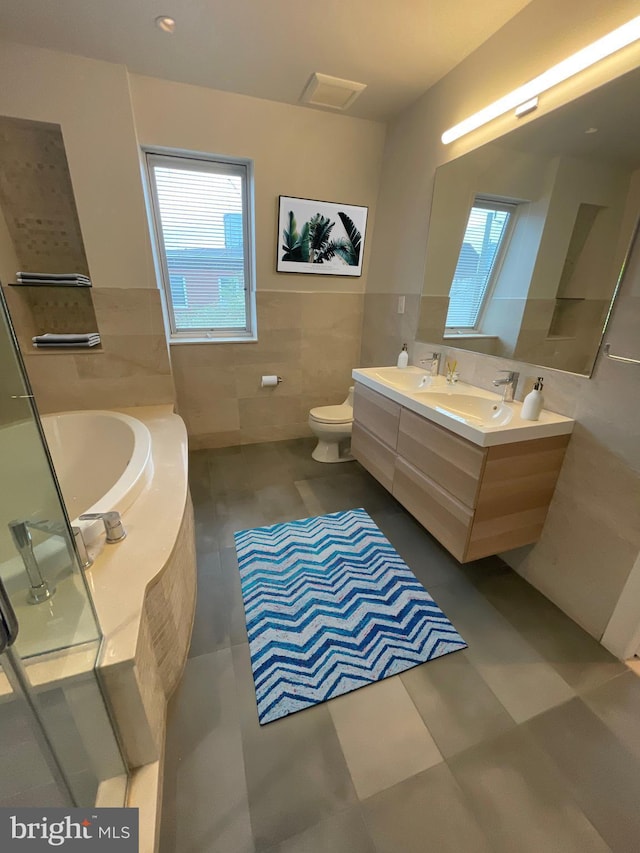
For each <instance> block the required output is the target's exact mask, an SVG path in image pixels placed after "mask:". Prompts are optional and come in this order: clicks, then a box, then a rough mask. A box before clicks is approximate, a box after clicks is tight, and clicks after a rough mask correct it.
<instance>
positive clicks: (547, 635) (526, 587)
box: [476, 572, 626, 693]
mask: <svg viewBox="0 0 640 853" xmlns="http://www.w3.org/2000/svg"><path fill="white" fill-rule="evenodd" d="M476 585H477V587H478V589H479V590H480V591H481V592H482V595H483V596H484V597H485V598H486V599H487V601H489V602H490V603H491V604H492V605H493V606H494V607H495V608H496V610H498V612H499V613H501V614H502V616H504V618H505V619H507V621H508V622H509V623H510V624H511V625H513V627H515V628H516V629H517V631H518V632H519V633H520V634H521V635H522V636H523V637H524V638H525V639H526V640H527V642H528V643H529V644H530V645H531V646H532V647H533V648H534V649H535V650H536V651H537V652H538V654H539V655H540V656H541V657H542V658H543V659H544V660H545V661H547V662H548V663H549V664H550V665H551V666H552V667H553V668H554V669H555V670H556V671H557V672H558V673H559V674H560V675H561V676H562V678H564V680H565V681H566V682H567V683H568V684H569V685H570V686H571V687H573V689H574V690H575V691H576V692H579V693H583V692H585V691H587V690H590V689H592V688H593V687H597V686H598V685H599V684H603V683H604V682H606V681H608V680H609V679H611V678H615V676H616V675H620V674H621V673H623V672H625V671H626V667H625V665H624V664H623V663H622V662H621V661H619V660H617V659H616V658H614V657H613V655H611V654H610V653H609V652H608V651H607V650H606V649H605V648H604V647H603V646H601V645H600V643H599V642H598V641H597V640H595V639H594V638H593V637H591V636H590V635H589V634H587V633H586V631H583V630H582V628H580V626H579V625H576V623H575V622H572V621H571V619H567V617H566V616H565V614H564V613H563V612H562V611H561V610H560V609H559V608H558V607H556V606H555V604H552V603H551V602H550V601H549V599H548V598H545V597H544V595H542V594H541V593H539V592H538V591H537V590H535V589H533V587H532V586H531V585H530V584H528V583H527V582H526V581H525V580H523V578H521V577H519V575H516V574H515V572H506V573H503V574H500V575H490V576H488V577H487V576H482V575H481V576H480V578H479V580H478V581H477V582H476Z"/></svg>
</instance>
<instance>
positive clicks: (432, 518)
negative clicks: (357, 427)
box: [393, 456, 473, 561]
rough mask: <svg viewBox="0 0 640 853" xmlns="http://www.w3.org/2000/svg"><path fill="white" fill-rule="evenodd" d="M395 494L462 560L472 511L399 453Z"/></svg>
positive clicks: (395, 496)
mask: <svg viewBox="0 0 640 853" xmlns="http://www.w3.org/2000/svg"><path fill="white" fill-rule="evenodd" d="M393 496H394V498H396V500H398V501H400V503H401V504H402V505H403V506H404V507H405V509H407V510H408V511H409V512H410V513H411V515H413V516H414V518H416V519H417V520H418V521H419V522H420V524H422V525H423V526H424V527H426V528H427V530H428V531H429V532H430V533H432V534H433V536H435V538H436V539H437V540H438V541H439V542H441V543H442V545H444V547H445V548H446V549H447V550H448V551H449V552H450V553H451V554H453V556H454V557H455V558H456V559H458V560H460V561H462V560H463V559H464V556H465V551H466V548H467V540H468V538H469V531H470V529H471V523H472V521H473V511H472V510H471V509H469V507H467V506H465V505H464V504H463V503H461V502H460V501H459V500H456V498H454V497H453V496H452V495H450V494H449V492H448V491H445V490H444V489H443V488H441V487H440V486H439V485H438V484H437V483H434V482H433V480H430V479H429V478H428V477H425V475H424V474H422V473H421V472H420V471H418V469H417V468H414V467H413V465H410V464H409V463H408V462H405V460H404V459H401V458H400V457H399V456H398V457H397V459H396V468H395V474H394V478H393Z"/></svg>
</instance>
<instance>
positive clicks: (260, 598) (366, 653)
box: [235, 509, 466, 724]
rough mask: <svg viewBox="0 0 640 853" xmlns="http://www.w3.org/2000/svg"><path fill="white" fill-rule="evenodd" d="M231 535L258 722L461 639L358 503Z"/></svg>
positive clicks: (445, 650)
mask: <svg viewBox="0 0 640 853" xmlns="http://www.w3.org/2000/svg"><path fill="white" fill-rule="evenodd" d="M235 542H236V551H237V553H238V564H239V567H240V578H241V583H242V596H243V599H244V609H245V615H246V620H247V631H248V634H249V647H250V651H251V666H252V669H253V678H254V682H255V689H256V699H257V703H258V717H259V719H260V723H261V724H264V723H269V722H271V721H272V720H277V719H278V718H280V717H284V716H286V715H287V714H293V713H295V712H296V711H301V710H302V709H303V708H308V707H309V706H310V705H315V704H317V703H318V702H325V701H326V700H327V699H331V698H333V697H334V696H340V695H341V694H343V693H348V692H350V691H351V690H355V689H357V688H358V687H362V686H364V685H365V684H370V683H371V682H374V681H380V680H381V679H383V678H387V677H388V676H390V675H395V674H397V673H398V672H403V671H404V670H406V669H410V668H411V667H413V666H416V665H417V664H420V663H424V662H425V661H428V660H432V659H433V658H437V657H440V656H442V655H446V654H449V652H454V651H457V650H458V649H462V648H465V646H466V643H465V642H464V640H463V639H462V637H461V636H460V635H459V634H458V632H457V631H456V630H455V628H454V627H453V625H452V624H451V622H450V621H449V620H448V619H447V617H446V616H445V615H444V613H443V612H442V610H440V608H439V607H438V606H437V604H435V602H434V601H433V599H432V598H431V596H430V595H429V594H428V593H427V592H426V591H425V589H424V587H423V586H422V585H421V584H420V583H419V581H418V580H417V579H416V577H415V575H414V574H413V573H412V572H411V570H410V569H409V567H408V566H407V565H406V564H405V563H404V562H403V560H402V559H401V557H400V555H399V554H398V553H397V552H396V551H395V549H394V548H393V546H392V545H391V543H390V542H389V541H388V540H387V539H386V538H385V537H384V535H383V534H382V531H381V530H380V529H379V528H378V527H377V526H376V524H375V523H374V521H373V519H371V518H370V516H369V515H368V514H367V513H366V512H365V511H364V510H363V509H354V510H348V511H347V512H335V513H331V514H330V515H323V516H319V517H317V518H305V519H303V520H301V521H291V522H287V523H285V524H272V525H270V526H269V527H255V528H253V529H252V530H242V531H239V532H238V533H236V534H235Z"/></svg>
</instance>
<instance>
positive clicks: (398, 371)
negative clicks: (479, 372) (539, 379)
mask: <svg viewBox="0 0 640 853" xmlns="http://www.w3.org/2000/svg"><path fill="white" fill-rule="evenodd" d="M351 375H352V376H353V378H354V379H355V380H356V382H359V383H360V384H361V385H363V386H364V387H365V388H369V389H370V390H372V391H376V392H377V393H378V394H382V396H383V397H387V399H389V400H393V401H394V402H395V403H398V404H399V405H400V406H402V407H404V408H405V409H409V411H411V412H415V413H416V414H417V415H420V416H421V417H423V418H426V419H427V420H430V421H433V423H435V424H438V425H439V426H442V427H444V428H445V429H448V430H450V431H451V432H454V433H455V434H456V435H459V436H460V437H461V438H466V439H467V440H468V441H472V442H473V443H474V444H477V445H479V446H480V447H491V446H492V445H495V444H511V443H513V442H519V441H527V440H529V439H532V438H546V437H548V436H552V435H568V434H569V433H570V432H571V431H572V429H573V425H574V423H575V421H573V420H572V419H571V418H566V417H564V415H558V414H556V413H555V412H548V411H546V410H544V409H543V410H542V412H541V413H540V418H539V419H538V420H537V421H525V420H523V418H522V417H521V411H522V403H518V402H510V403H505V402H503V401H502V399H501V398H500V396H499V395H498V394H496V393H494V392H493V391H491V390H489V389H486V388H479V387H477V386H476V385H470V384H469V383H468V382H463V381H459V382H457V383H456V384H454V385H449V384H448V383H447V381H446V378H445V377H444V376H431V374H429V373H427V371H426V370H421V369H420V368H419V367H415V366H413V365H410V366H408V367H405V368H398V367H361V368H356V369H354V370H353V371H352V374H351Z"/></svg>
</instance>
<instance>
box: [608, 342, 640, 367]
mask: <svg viewBox="0 0 640 853" xmlns="http://www.w3.org/2000/svg"><path fill="white" fill-rule="evenodd" d="M603 349H604V354H605V355H606V356H607V358H611V359H613V360H614V361H624V363H625V364H640V358H625V357H624V356H623V355H611V351H610V350H611V344H605V345H604V348H603Z"/></svg>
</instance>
